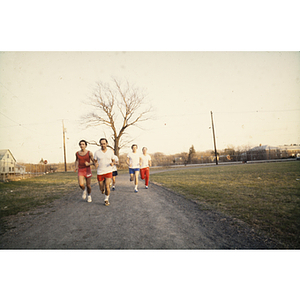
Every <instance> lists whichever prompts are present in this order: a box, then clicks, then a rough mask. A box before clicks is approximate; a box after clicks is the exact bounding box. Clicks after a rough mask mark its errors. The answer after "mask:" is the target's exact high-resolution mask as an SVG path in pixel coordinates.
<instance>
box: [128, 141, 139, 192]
mask: <svg viewBox="0 0 300 300" xmlns="http://www.w3.org/2000/svg"><path fill="white" fill-rule="evenodd" d="M131 149H132V152H130V153H128V155H127V160H126V163H127V165H128V167H129V174H130V181H133V180H134V184H135V187H134V191H135V192H136V193H137V192H138V183H139V172H140V155H139V154H138V153H137V151H136V150H137V145H135V144H134V145H132V146H131Z"/></svg>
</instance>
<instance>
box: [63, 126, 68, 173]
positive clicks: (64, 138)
mask: <svg viewBox="0 0 300 300" xmlns="http://www.w3.org/2000/svg"><path fill="white" fill-rule="evenodd" d="M62 125H63V141H64V161H65V172H67V160H66V137H65V133H66V128H65V126H64V120H62Z"/></svg>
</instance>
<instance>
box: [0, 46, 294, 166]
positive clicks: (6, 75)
mask: <svg viewBox="0 0 300 300" xmlns="http://www.w3.org/2000/svg"><path fill="white" fill-rule="evenodd" d="M0 66H1V70H0V94H1V104H0V105H1V114H0V130H1V141H0V148H1V149H10V150H11V151H12V153H13V155H14V156H15V158H16V159H17V160H18V161H23V162H34V163H36V162H38V161H39V160H40V159H41V158H43V159H47V160H48V161H49V162H53V163H54V162H63V150H62V120H64V124H65V127H66V129H67V133H66V137H67V142H66V147H67V161H68V162H72V161H73V160H74V153H75V152H76V151H77V150H78V149H79V146H78V142H79V140H80V139H86V140H97V141H98V140H99V138H100V137H102V136H104V135H106V136H107V137H109V132H108V131H107V130H106V129H105V128H104V127H103V126H102V127H95V128H89V129H85V128H84V127H82V126H80V125H79V120H80V119H81V118H82V116H83V115H84V113H85V112H89V111H91V110H92V107H91V106H89V105H87V104H85V102H87V101H88V98H89V96H90V95H91V93H92V91H93V88H94V87H95V83H96V81H103V82H110V80H111V77H112V76H115V77H117V78H120V79H126V80H128V81H129V82H130V83H132V84H134V85H136V86H137V87H139V88H142V89H145V90H146V92H147V100H148V101H149V102H150V103H151V105H152V106H153V107H154V110H155V118H154V120H151V121H148V122H146V123H144V124H143V128H144V129H143V130H141V129H131V130H129V131H128V133H129V134H130V136H131V137H132V138H133V139H134V142H135V143H137V144H138V145H139V146H140V148H141V147H142V146H147V147H148V149H149V153H154V152H163V153H165V154H175V153H178V152H183V151H185V152H187V151H188V149H189V147H190V146H191V145H194V147H195V149H196V151H205V150H209V149H213V139H212V130H211V128H210V127H211V115H210V111H213V116H214V123H215V131H216V142H217V148H218V149H224V148H226V147H229V146H233V147H236V148H237V147H246V146H256V145H259V144H263V145H264V144H268V145H272V146H278V145H282V144H299V143H300V134H299V133H300V118H299V115H300V101H299V100H300V99H299V97H300V85H299V74H300V56H299V52H192V51H190V52H175V51H174V52H113V51H110V52H1V53H0ZM89 149H90V150H91V151H93V152H94V151H95V150H97V146H89ZM128 151H129V149H128V148H127V149H124V150H121V153H125V152H128Z"/></svg>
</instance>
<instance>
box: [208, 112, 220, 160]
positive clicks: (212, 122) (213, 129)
mask: <svg viewBox="0 0 300 300" xmlns="http://www.w3.org/2000/svg"><path fill="white" fill-rule="evenodd" d="M210 114H211V125H212V132H213V138H214V146H215V157H216V165H217V164H218V155H217V146H216V137H215V128H214V120H213V112H212V111H211V112H210Z"/></svg>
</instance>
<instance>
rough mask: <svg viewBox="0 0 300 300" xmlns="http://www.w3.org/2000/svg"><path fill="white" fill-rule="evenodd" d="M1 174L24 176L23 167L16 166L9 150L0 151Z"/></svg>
mask: <svg viewBox="0 0 300 300" xmlns="http://www.w3.org/2000/svg"><path fill="white" fill-rule="evenodd" d="M0 173H1V174H24V173H25V167H23V166H21V165H18V164H17V163H16V159H15V158H14V156H13V155H12V153H11V152H10V150H9V149H5V150H0Z"/></svg>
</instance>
